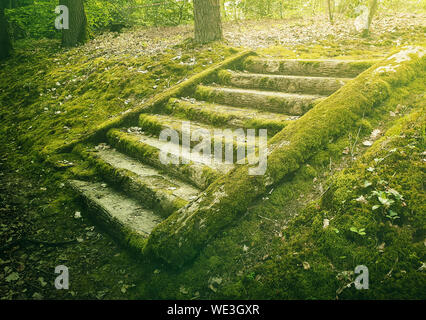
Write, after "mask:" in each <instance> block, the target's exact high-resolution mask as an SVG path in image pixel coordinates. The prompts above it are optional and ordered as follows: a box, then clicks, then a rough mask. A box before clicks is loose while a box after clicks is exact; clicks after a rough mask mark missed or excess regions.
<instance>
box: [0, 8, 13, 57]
mask: <svg viewBox="0 0 426 320" xmlns="http://www.w3.org/2000/svg"><path fill="white" fill-rule="evenodd" d="M6 4H8V1H6V0H0V59H4V58H7V57H8V56H10V53H11V52H12V41H11V39H10V34H9V28H8V23H7V20H6V17H5V15H4V8H5V7H6Z"/></svg>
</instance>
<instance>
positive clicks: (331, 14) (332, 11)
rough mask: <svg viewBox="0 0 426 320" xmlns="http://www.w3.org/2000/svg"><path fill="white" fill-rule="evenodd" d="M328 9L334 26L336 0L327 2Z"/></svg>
mask: <svg viewBox="0 0 426 320" xmlns="http://www.w3.org/2000/svg"><path fill="white" fill-rule="evenodd" d="M327 8H328V17H329V19H330V23H331V24H334V0H327Z"/></svg>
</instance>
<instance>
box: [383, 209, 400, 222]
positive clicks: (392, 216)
mask: <svg viewBox="0 0 426 320" xmlns="http://www.w3.org/2000/svg"><path fill="white" fill-rule="evenodd" d="M386 218H389V219H391V220H392V221H394V220H396V219H399V218H400V217H399V216H398V214H397V213H396V212H395V211H392V210H389V213H388V214H387V215H386Z"/></svg>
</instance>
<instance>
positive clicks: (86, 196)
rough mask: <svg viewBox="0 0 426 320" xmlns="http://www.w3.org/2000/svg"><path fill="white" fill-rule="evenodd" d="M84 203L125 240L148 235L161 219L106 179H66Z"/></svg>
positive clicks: (96, 216)
mask: <svg viewBox="0 0 426 320" xmlns="http://www.w3.org/2000/svg"><path fill="white" fill-rule="evenodd" d="M68 184H69V185H70V187H71V188H72V189H73V190H74V191H76V192H77V193H78V194H79V196H80V197H81V198H82V199H83V200H84V203H85V204H86V206H87V209H88V210H87V213H88V214H89V216H90V218H92V219H93V220H95V222H96V223H98V224H99V225H101V226H102V227H104V228H105V229H106V230H107V231H108V232H109V233H110V234H111V235H112V236H113V237H115V238H117V239H119V240H121V241H123V242H126V243H128V242H129V241H137V239H138V238H139V239H144V238H147V237H148V236H149V235H150V234H151V232H152V230H153V229H154V228H155V227H156V226H157V225H158V224H159V223H160V222H161V221H163V219H162V218H161V217H160V216H159V215H158V214H156V213H154V212H153V211H151V210H147V209H144V208H142V206H141V205H140V203H139V202H138V201H137V200H135V199H133V198H130V197H128V196H127V195H124V194H121V193H119V192H117V191H115V190H114V189H113V188H111V187H110V186H108V185H107V184H105V183H92V182H86V181H80V180H71V181H68Z"/></svg>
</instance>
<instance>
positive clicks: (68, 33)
mask: <svg viewBox="0 0 426 320" xmlns="http://www.w3.org/2000/svg"><path fill="white" fill-rule="evenodd" d="M59 4H61V5H65V6H67V7H68V10H69V29H68V30H66V29H63V30H62V46H64V47H73V46H76V45H78V44H79V43H84V42H85V41H86V40H87V18H86V12H85V11H84V4H83V0H60V1H59Z"/></svg>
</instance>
